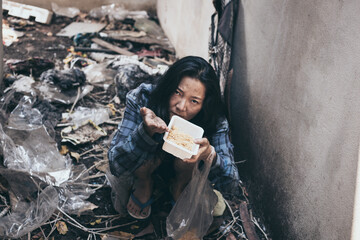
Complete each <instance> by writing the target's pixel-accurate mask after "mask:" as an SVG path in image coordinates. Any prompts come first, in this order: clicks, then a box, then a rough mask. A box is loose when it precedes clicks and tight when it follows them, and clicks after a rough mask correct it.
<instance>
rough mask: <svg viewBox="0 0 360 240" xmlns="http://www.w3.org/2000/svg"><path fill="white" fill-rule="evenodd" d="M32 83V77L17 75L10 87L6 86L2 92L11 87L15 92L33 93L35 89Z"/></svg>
mask: <svg viewBox="0 0 360 240" xmlns="http://www.w3.org/2000/svg"><path fill="white" fill-rule="evenodd" d="M34 83H35V80H34V79H33V78H32V77H28V76H24V75H17V76H16V80H15V82H14V83H13V84H12V85H11V86H10V87H8V88H6V89H5V90H4V92H5V93H6V92H8V91H9V90H11V89H13V90H15V91H16V92H22V93H30V94H31V95H35V94H36V93H35V90H34V89H33V87H32V85H33V84H34Z"/></svg>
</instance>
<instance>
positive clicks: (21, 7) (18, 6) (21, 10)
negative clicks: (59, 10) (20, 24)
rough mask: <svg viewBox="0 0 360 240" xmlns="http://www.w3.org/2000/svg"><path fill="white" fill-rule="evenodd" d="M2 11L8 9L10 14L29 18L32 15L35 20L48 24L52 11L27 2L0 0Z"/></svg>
mask: <svg viewBox="0 0 360 240" xmlns="http://www.w3.org/2000/svg"><path fill="white" fill-rule="evenodd" d="M2 8H3V11H4V10H6V11H8V14H9V15H10V16H14V17H19V18H24V19H29V18H30V17H34V18H35V21H36V22H39V23H44V24H49V23H50V21H51V18H52V15H53V13H52V12H51V11H49V10H47V9H44V8H39V7H35V6H31V5H27V4H22V3H17V2H12V1H7V0H3V1H2Z"/></svg>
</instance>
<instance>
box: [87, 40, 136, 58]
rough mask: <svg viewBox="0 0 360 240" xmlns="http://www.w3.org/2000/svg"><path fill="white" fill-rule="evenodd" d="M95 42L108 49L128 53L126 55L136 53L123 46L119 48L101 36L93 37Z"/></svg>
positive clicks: (123, 53) (122, 53)
mask: <svg viewBox="0 0 360 240" xmlns="http://www.w3.org/2000/svg"><path fill="white" fill-rule="evenodd" d="M91 40H92V41H93V42H94V43H96V44H99V45H100V46H102V47H105V48H107V49H110V50H112V51H114V52H117V53H120V54H121V55H126V56H133V55H135V53H132V52H129V51H128V50H126V49H122V48H119V47H118V46H115V45H113V44H111V43H108V42H106V41H104V40H102V39H100V38H93V39H91Z"/></svg>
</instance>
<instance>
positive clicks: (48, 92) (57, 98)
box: [34, 82, 94, 104]
mask: <svg viewBox="0 0 360 240" xmlns="http://www.w3.org/2000/svg"><path fill="white" fill-rule="evenodd" d="M34 88H35V89H36V90H37V91H38V92H39V95H41V96H42V97H43V98H44V99H46V100H48V101H50V102H59V103H64V104H72V103H74V102H75V100H76V99H81V98H83V97H84V96H85V95H87V94H88V93H90V92H91V91H92V90H93V88H94V87H93V86H91V85H84V86H81V87H79V91H80V94H79V97H77V90H76V88H75V89H71V90H70V91H69V92H64V91H61V89H60V88H58V87H56V86H53V85H52V84H49V83H44V82H36V83H35V84H34Z"/></svg>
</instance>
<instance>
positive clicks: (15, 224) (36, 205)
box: [0, 186, 58, 238]
mask: <svg viewBox="0 0 360 240" xmlns="http://www.w3.org/2000/svg"><path fill="white" fill-rule="evenodd" d="M57 205H58V193H57V191H56V190H55V189H54V187H52V186H48V187H46V188H45V189H44V190H42V191H40V193H39V195H38V196H37V199H36V200H35V201H32V202H28V201H25V200H23V201H19V202H18V203H17V205H16V207H15V208H14V209H12V211H11V213H10V214H8V215H6V216H4V217H2V218H0V236H2V237H4V238H5V237H7V238H9V237H11V238H19V237H21V236H23V235H25V234H26V233H28V232H31V231H32V230H34V229H36V228H38V227H40V226H41V225H43V224H44V223H45V222H46V221H47V220H48V219H49V218H50V217H51V215H52V214H53V213H54V211H55V210H56V208H57Z"/></svg>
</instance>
